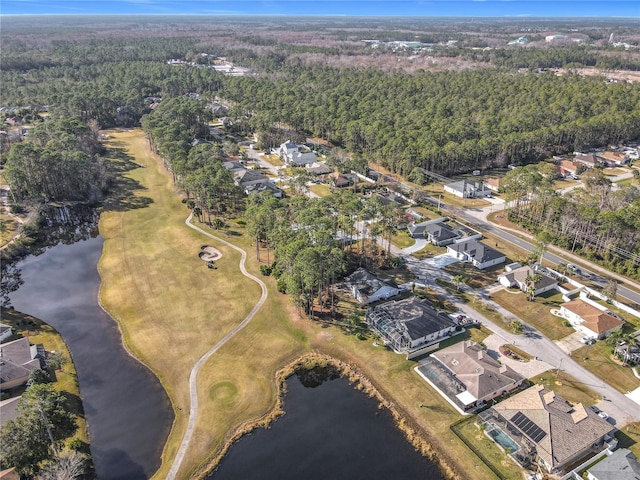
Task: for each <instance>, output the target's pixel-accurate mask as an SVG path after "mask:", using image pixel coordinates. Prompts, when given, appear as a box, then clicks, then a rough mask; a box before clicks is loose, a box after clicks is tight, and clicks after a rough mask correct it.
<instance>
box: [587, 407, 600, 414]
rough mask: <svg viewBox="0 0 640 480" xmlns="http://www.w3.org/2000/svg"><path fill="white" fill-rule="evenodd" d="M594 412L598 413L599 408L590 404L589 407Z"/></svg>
mask: <svg viewBox="0 0 640 480" xmlns="http://www.w3.org/2000/svg"><path fill="white" fill-rule="evenodd" d="M589 408H590V409H591V410H592V411H593V412H594V413H600V409H599V408H598V407H596V406H595V405H591V406H590V407H589Z"/></svg>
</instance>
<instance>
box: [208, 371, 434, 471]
mask: <svg viewBox="0 0 640 480" xmlns="http://www.w3.org/2000/svg"><path fill="white" fill-rule="evenodd" d="M284 410H285V412H286V413H285V415H284V416H282V417H280V418H278V419H277V420H276V421H275V422H274V423H273V424H272V425H271V427H270V428H269V429H259V430H256V431H254V432H253V433H251V434H249V435H247V436H245V437H243V438H241V439H240V440H239V441H238V442H237V443H236V444H235V445H233V446H232V447H231V449H230V450H229V452H228V454H227V455H226V456H225V458H224V459H223V460H222V462H221V463H220V465H219V466H218V468H217V470H215V471H214V472H213V473H212V474H211V475H210V476H208V477H207V480H237V479H242V480H269V479H278V480H288V479H291V480H294V479H295V480H299V479H304V480H327V479H331V480H357V479H369V480H371V479H391V478H393V479H397V480H402V479H411V480H417V479H429V480H439V479H442V478H443V477H442V474H441V473H440V471H439V470H438V468H437V467H436V466H435V465H434V464H433V463H432V462H430V461H429V460H428V459H426V458H424V457H422V456H421V455H420V454H419V453H417V452H416V451H415V450H414V449H413V447H412V446H411V445H410V444H409V443H408V442H407V440H406V439H405V437H404V435H403V434H402V433H401V432H400V430H398V429H397V428H396V427H395V424H394V422H393V419H392V417H391V414H390V413H389V412H387V411H386V410H380V409H378V402H377V401H376V400H374V399H373V398H370V397H368V396H367V395H365V394H364V393H362V392H360V391H358V390H356V389H354V388H353V386H352V385H350V384H349V382H348V380H347V379H345V378H337V379H333V380H326V381H324V382H323V383H322V384H321V385H320V386H317V387H315V388H309V387H305V386H304V385H303V384H302V382H301V381H300V379H299V377H298V376H297V375H294V376H292V377H290V378H289V379H288V380H287V393H286V395H285V404H284Z"/></svg>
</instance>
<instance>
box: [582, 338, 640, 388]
mask: <svg viewBox="0 0 640 480" xmlns="http://www.w3.org/2000/svg"><path fill="white" fill-rule="evenodd" d="M572 357H573V359H574V360H575V361H576V362H578V363H579V364H580V365H582V366H583V367H585V368H586V369H587V370H589V371H591V372H592V373H593V374H594V375H596V376H598V377H599V378H601V379H602V380H603V381H605V382H606V383H608V384H609V385H611V386H612V387H614V388H615V389H617V390H619V391H620V392H622V393H627V392H629V391H631V390H634V389H636V388H638V387H640V379H638V378H636V377H635V376H634V375H633V372H632V371H631V368H630V367H624V366H622V365H620V364H618V363H617V362H616V361H614V360H613V359H612V358H611V346H610V345H607V343H606V342H604V341H600V342H596V343H595V344H593V345H586V346H584V347H582V348H579V349H578V350H576V351H575V352H573V354H572Z"/></svg>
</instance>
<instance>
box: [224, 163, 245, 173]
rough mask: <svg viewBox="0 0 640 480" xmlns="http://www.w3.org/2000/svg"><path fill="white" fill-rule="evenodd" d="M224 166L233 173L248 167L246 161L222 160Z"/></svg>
mask: <svg viewBox="0 0 640 480" xmlns="http://www.w3.org/2000/svg"><path fill="white" fill-rule="evenodd" d="M222 166H223V167H224V168H226V169H227V170H230V171H231V172H232V173H237V172H240V171H242V170H246V169H247V166H246V165H245V164H244V163H242V162H236V161H227V162H222Z"/></svg>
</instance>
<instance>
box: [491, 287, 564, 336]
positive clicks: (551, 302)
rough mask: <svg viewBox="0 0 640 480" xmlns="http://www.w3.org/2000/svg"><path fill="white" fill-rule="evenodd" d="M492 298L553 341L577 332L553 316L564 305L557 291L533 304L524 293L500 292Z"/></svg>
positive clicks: (537, 299) (541, 296)
mask: <svg viewBox="0 0 640 480" xmlns="http://www.w3.org/2000/svg"><path fill="white" fill-rule="evenodd" d="M491 298H492V300H493V301H495V302H496V303H497V304H498V305H501V306H502V307H503V308H505V309H507V310H509V311H510V312H511V313H513V314H514V315H515V316H517V317H519V318H521V319H522V320H523V321H524V322H525V323H528V324H529V325H531V326H532V327H534V328H536V329H537V330H540V332H542V334H543V335H545V336H546V337H548V338H550V339H551V340H559V339H561V338H564V337H566V336H567V335H571V334H572V333H574V332H575V330H574V329H573V328H571V327H567V326H564V325H562V319H561V318H559V317H555V316H553V315H551V309H552V308H559V307H560V304H562V294H560V293H559V292H557V291H556V290H550V291H548V292H545V293H543V294H542V295H539V296H537V297H536V298H535V300H534V301H533V302H529V301H527V298H526V296H525V294H524V293H523V292H518V293H510V292H509V291H507V290H498V291H497V292H495V293H493V294H492V295H491Z"/></svg>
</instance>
